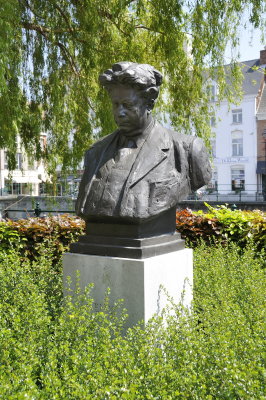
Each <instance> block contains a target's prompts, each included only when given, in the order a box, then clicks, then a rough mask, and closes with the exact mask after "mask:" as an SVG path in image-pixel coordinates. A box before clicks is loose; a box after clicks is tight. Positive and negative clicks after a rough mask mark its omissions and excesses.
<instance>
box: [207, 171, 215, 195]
mask: <svg viewBox="0 0 266 400" xmlns="http://www.w3.org/2000/svg"><path fill="white" fill-rule="evenodd" d="M217 187H218V174H217V170H216V169H214V170H213V171H212V178H211V181H210V182H209V183H208V185H207V191H208V192H209V193H212V192H215V191H217Z"/></svg>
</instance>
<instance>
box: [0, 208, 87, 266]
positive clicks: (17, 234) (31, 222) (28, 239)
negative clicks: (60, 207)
mask: <svg viewBox="0 0 266 400" xmlns="http://www.w3.org/2000/svg"><path fill="white" fill-rule="evenodd" d="M84 228H85V223H84V221H83V220H81V219H80V218H78V217H70V216H68V215H60V216H52V217H46V218H29V219H21V220H19V221H11V220H8V221H7V222H1V223H0V249H1V250H5V249H8V248H16V249H18V248H19V249H20V250H21V254H22V255H23V256H25V255H26V256H27V257H30V258H31V259H33V258H35V257H36V256H38V255H39V253H40V250H39V249H40V246H41V245H43V244H44V243H45V245H46V247H49V248H50V249H51V248H53V255H54V258H55V259H56V260H59V258H60V256H61V255H62V253H63V252H65V251H68V248H69V244H70V243H71V242H74V241H77V240H78V238H79V236H80V235H81V234H83V233H84Z"/></svg>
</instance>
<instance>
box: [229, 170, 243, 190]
mask: <svg viewBox="0 0 266 400" xmlns="http://www.w3.org/2000/svg"><path fill="white" fill-rule="evenodd" d="M231 182H232V190H236V191H239V190H245V170H244V167H234V168H232V169H231Z"/></svg>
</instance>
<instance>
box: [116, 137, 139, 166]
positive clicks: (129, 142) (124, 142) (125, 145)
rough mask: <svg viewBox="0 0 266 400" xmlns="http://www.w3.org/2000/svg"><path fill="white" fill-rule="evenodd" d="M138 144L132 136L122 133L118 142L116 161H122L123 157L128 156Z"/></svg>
mask: <svg viewBox="0 0 266 400" xmlns="http://www.w3.org/2000/svg"><path fill="white" fill-rule="evenodd" d="M136 148H137V145H136V142H135V140H134V138H132V137H127V136H124V135H121V134H120V137H119V139H118V143H117V151H116V155H115V158H114V160H115V162H118V161H121V160H122V159H123V158H125V157H126V156H128V155H129V154H130V153H131V152H132V149H136Z"/></svg>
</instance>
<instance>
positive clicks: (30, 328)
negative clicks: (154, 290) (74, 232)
mask: <svg viewBox="0 0 266 400" xmlns="http://www.w3.org/2000/svg"><path fill="white" fill-rule="evenodd" d="M39 252H40V253H41V255H40V256H39V257H38V259H37V260H35V261H30V260H28V259H24V260H22V259H21V257H20V255H19V254H16V253H14V252H10V251H9V252H4V251H2V252H0V398H2V399H8V400H11V399H12V400H13V399H14V400H20V399H21V400H22V399H30V400H33V399H36V400H59V399H60V400H61V399H67V400H88V399H97V400H98V399H102V400H114V399H129V400H130V399H132V400H138V399H140V400H143V399H154V400H155V399H156V400H165V399H167V400H171V399H172V400H174V399H180V400H183V399H184V400H185V399H191V400H203V399H204V400H234V399H237V400H240V399H241V400H265V399H266V395H265V388H266V352H265V334H266V324H265V321H266V311H265V310H266V296H265V287H266V273H265V270H264V269H263V268H262V264H261V260H260V258H257V257H255V256H256V253H255V250H254V248H252V246H249V247H247V248H245V249H244V250H243V251H242V253H241V254H240V255H239V249H238V248H237V247H236V245H234V244H229V245H227V244H226V245H224V246H222V245H218V246H208V245H204V244H201V245H200V246H198V247H197V248H196V249H195V251H194V264H195V267H194V268H195V271H194V305H193V310H192V311H191V312H190V313H187V312H186V311H185V310H183V309H182V306H181V305H173V306H172V310H171V313H167V312H166V316H165V318H166V319H167V324H165V323H163V322H162V320H161V319H160V318H157V319H156V318H155V319H154V320H152V321H151V322H150V323H149V324H148V325H147V327H146V329H145V330H143V329H141V328H140V327H136V328H134V329H131V330H129V331H128V333H127V334H126V335H124V336H122V335H121V329H122V325H123V319H124V318H125V314H124V313H123V311H121V306H120V305H119V304H118V305H117V307H116V309H113V308H110V307H108V297H107V298H106V304H105V306H104V308H103V310H102V311H101V312H99V313H94V312H93V311H92V303H93V299H91V298H90V297H87V298H84V297H82V296H79V297H78V298H77V299H76V302H75V303H72V302H71V301H70V299H68V298H66V299H65V301H63V300H62V286H61V285H62V273H61V265H60V263H58V264H57V265H56V268H55V266H52V262H51V259H52V258H53V255H52V253H53V249H52V251H50V249H49V248H48V247H47V246H45V245H44V246H41V247H40V249H39ZM121 315H122V317H121Z"/></svg>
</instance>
